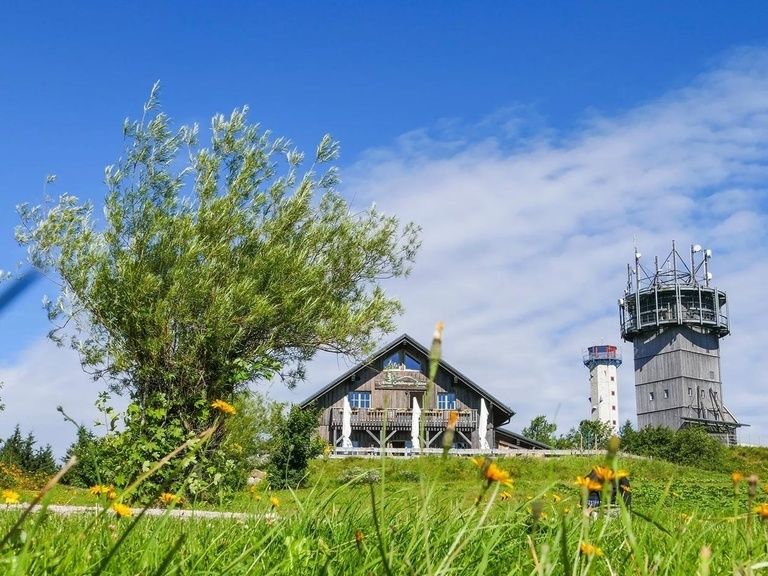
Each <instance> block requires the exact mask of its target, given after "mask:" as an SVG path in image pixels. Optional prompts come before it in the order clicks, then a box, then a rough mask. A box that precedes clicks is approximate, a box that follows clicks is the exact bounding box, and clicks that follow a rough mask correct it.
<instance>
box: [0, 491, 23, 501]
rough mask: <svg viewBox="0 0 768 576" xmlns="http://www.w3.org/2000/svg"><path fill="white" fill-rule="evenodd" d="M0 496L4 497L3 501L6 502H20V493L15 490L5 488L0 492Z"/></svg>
mask: <svg viewBox="0 0 768 576" xmlns="http://www.w3.org/2000/svg"><path fill="white" fill-rule="evenodd" d="M0 496H1V497H2V498H3V502H5V503H6V504H18V503H19V498H20V496H19V493H18V492H14V491H13V490H3V491H2V493H0Z"/></svg>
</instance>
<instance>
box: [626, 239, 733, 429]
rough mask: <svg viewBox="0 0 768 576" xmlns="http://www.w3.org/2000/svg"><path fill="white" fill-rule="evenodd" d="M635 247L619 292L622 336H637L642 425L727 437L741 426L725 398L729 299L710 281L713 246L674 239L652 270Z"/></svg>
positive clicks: (632, 339) (639, 419) (639, 418)
mask: <svg viewBox="0 0 768 576" xmlns="http://www.w3.org/2000/svg"><path fill="white" fill-rule="evenodd" d="M640 258H641V255H640V253H639V252H637V250H635V262H634V266H632V265H628V266H627V287H626V289H625V290H624V297H623V298H620V299H619V318H620V324H621V337H622V338H623V339H624V340H626V341H627V342H632V343H633V346H634V357H635V397H636V401H637V423H638V426H639V427H640V428H645V427H647V426H664V427H667V428H671V429H673V430H677V429H679V428H682V427H685V426H690V425H700V426H704V427H705V428H706V429H707V431H708V432H709V433H710V434H712V435H714V436H717V437H718V438H719V439H720V440H722V441H723V442H725V443H727V444H733V443H735V442H736V428H737V427H739V426H742V424H740V423H739V422H738V421H737V420H736V418H735V417H734V416H733V414H731V412H730V411H729V410H728V409H727V408H726V407H725V405H724V404H723V400H722V383H721V380H720V338H723V337H724V336H727V335H728V334H729V333H730V326H729V323H728V298H727V296H726V293H725V292H724V291H722V290H719V289H718V288H716V287H715V286H714V285H713V283H712V273H711V272H710V270H709V267H710V259H711V258H712V252H711V251H710V250H702V248H701V246H699V245H697V244H695V245H693V246H691V250H690V255H688V254H686V258H683V257H682V256H681V254H680V252H678V250H677V248H676V246H675V243H674V242H673V243H672V251H671V252H670V253H669V254H668V255H667V257H666V259H664V261H663V262H661V263H659V258H658V257H656V258H655V260H654V265H653V267H652V268H651V270H650V272H649V271H648V269H646V268H645V267H644V266H643V265H642V264H641V263H640Z"/></svg>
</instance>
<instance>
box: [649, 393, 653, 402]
mask: <svg viewBox="0 0 768 576" xmlns="http://www.w3.org/2000/svg"><path fill="white" fill-rule="evenodd" d="M648 400H650V401H651V402H653V392H649V393H648Z"/></svg>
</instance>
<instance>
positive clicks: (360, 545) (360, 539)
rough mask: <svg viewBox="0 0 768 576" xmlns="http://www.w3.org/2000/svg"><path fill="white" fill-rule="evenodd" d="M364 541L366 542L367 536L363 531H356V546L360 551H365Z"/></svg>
mask: <svg viewBox="0 0 768 576" xmlns="http://www.w3.org/2000/svg"><path fill="white" fill-rule="evenodd" d="M363 540H365V534H363V531H362V530H355V544H357V549H358V550H362V549H363Z"/></svg>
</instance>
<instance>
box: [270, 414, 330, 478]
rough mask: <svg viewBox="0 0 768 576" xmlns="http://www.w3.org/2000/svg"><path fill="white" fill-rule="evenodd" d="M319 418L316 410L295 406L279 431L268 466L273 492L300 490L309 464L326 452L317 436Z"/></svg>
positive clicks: (272, 446)
mask: <svg viewBox="0 0 768 576" xmlns="http://www.w3.org/2000/svg"><path fill="white" fill-rule="evenodd" d="M319 416H320V410H319V409H318V408H316V407H312V406H310V407H307V408H301V407H300V406H298V405H294V406H292V407H291V410H290V412H289V413H288V416H287V417H285V418H284V420H283V422H282V423H281V425H280V426H279V427H278V428H277V429H276V430H275V436H274V439H273V442H272V445H271V454H270V459H269V464H268V466H267V473H268V474H269V485H270V487H271V488H273V489H283V488H296V487H298V486H301V485H302V484H303V483H304V482H305V480H306V477H307V468H309V461H310V460H311V459H312V458H314V457H315V456H318V455H320V454H321V453H322V451H323V442H322V440H321V439H320V438H319V437H318V436H317V419H318V418H319Z"/></svg>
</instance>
